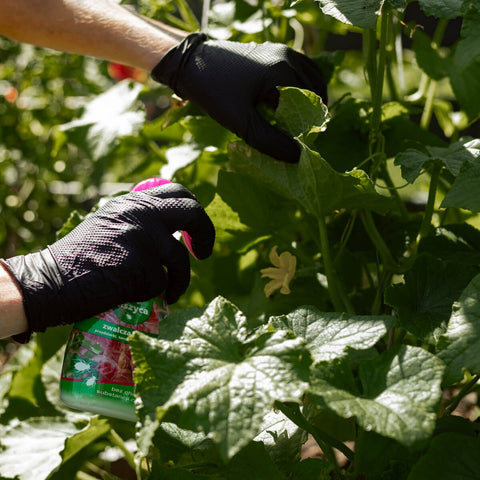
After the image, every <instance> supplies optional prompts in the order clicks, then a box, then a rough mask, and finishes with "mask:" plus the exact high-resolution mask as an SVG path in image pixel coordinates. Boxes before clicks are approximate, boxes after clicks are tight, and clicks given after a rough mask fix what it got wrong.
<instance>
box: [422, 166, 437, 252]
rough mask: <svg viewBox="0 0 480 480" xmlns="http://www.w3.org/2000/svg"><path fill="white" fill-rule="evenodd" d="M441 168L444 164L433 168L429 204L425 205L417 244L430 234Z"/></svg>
mask: <svg viewBox="0 0 480 480" xmlns="http://www.w3.org/2000/svg"><path fill="white" fill-rule="evenodd" d="M441 169H442V165H441V164H436V165H435V166H434V167H433V170H432V174H431V178H430V186H429V188H428V199H427V205H426V206H425V213H424V215H423V220H422V224H421V225H420V230H419V232H418V237H417V245H418V243H419V242H420V240H421V239H422V238H425V237H426V236H427V235H428V233H429V231H430V227H431V225H432V217H433V212H434V211H435V197H436V194H437V186H438V178H439V176H440V170H441Z"/></svg>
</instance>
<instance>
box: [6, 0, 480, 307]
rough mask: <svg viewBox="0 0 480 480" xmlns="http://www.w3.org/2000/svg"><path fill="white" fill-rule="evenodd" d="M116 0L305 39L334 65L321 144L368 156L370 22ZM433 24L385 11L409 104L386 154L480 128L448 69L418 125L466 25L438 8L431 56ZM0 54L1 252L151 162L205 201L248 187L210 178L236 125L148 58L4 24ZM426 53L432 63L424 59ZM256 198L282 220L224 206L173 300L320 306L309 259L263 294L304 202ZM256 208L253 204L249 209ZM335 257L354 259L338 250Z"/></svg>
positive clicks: (173, 16) (30, 239) (420, 195)
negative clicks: (52, 41)
mask: <svg viewBox="0 0 480 480" xmlns="http://www.w3.org/2000/svg"><path fill="white" fill-rule="evenodd" d="M124 4H125V5H126V6H127V8H133V9H135V10H137V11H138V12H140V13H142V14H144V15H147V16H149V17H150V18H154V19H158V20H161V21H164V22H166V23H169V24H171V25H175V26H177V27H179V28H182V29H184V30H187V31H195V30H198V29H199V28H203V29H207V30H208V34H209V35H210V36H211V37H213V38H219V39H232V40H236V41H242V42H247V41H257V42H263V41H266V40H269V41H275V42H283V43H286V44H288V45H290V46H292V47H293V48H296V49H298V50H302V51H304V52H305V53H306V54H307V55H309V56H311V57H312V58H314V59H315V60H316V61H317V62H318V64H319V66H320V67H321V68H322V69H323V70H324V72H325V75H326V76H327V77H328V78H330V82H329V102H328V103H329V107H330V110H331V112H332V117H333V118H332V120H331V122H330V124H329V128H328V129H327V131H326V132H324V133H322V134H320V135H319V136H318V138H317V141H316V144H315V147H316V148H317V149H318V151H319V152H320V153H321V154H322V155H323V156H324V157H325V158H326V159H327V160H329V161H330V162H331V163H332V165H333V167H334V168H336V169H337V170H339V171H345V170H349V169H351V168H352V166H353V165H358V164H360V163H361V162H362V161H363V159H365V158H366V157H367V156H368V128H369V127H368V118H367V117H368V116H367V111H368V108H369V103H368V102H369V99H370V90H369V85H368V83H367V81H366V75H365V56H364V50H363V49H364V38H363V36H364V35H365V31H364V30H361V29H359V28H358V27H354V26H350V25H346V24H344V23H341V22H339V21H337V20H335V19H333V18H332V17H329V16H326V15H324V14H323V13H322V10H321V9H320V8H319V6H318V5H317V4H316V3H315V2H312V1H310V0H300V1H298V2H294V3H293V4H291V3H290V2H284V1H278V0H246V1H245V0H235V1H226V2H223V1H219V2H217V1H213V2H212V3H211V4H208V5H207V7H208V22H207V17H206V16H205V15H206V14H205V11H206V9H205V4H204V3H203V2H200V1H198V0H190V1H188V2H187V1H186V0H175V1H171V0H138V1H128V2H124ZM441 21H442V20H441ZM438 25H439V20H438V19H436V18H434V17H429V16H427V15H425V13H423V11H422V9H421V8H420V6H419V4H418V2H414V1H411V2H408V6H407V8H406V11H405V14H404V15H403V14H402V15H400V14H399V15H398V17H394V18H393V21H392V25H391V28H393V29H394V31H395V33H396V34H395V35H393V36H392V38H394V39H395V41H394V42H392V44H391V45H390V46H389V49H388V68H387V81H386V88H385V89H384V97H385V100H386V101H387V100H394V101H401V102H402V105H403V110H401V115H399V114H398V110H397V111H396V112H395V113H391V116H390V117H389V116H388V112H386V113H385V119H384V121H385V123H384V128H385V132H384V134H385V136H386V138H387V140H388V141H387V143H386V145H387V153H388V155H389V156H391V157H392V158H393V156H394V155H395V154H396V153H398V151H401V150H403V149H404V148H405V147H406V146H408V142H413V143H415V142H417V143H418V142H420V143H428V144H433V145H444V144H446V142H449V141H451V140H455V139H456V138H458V137H459V136H460V135H461V134H462V135H463V134H467V133H468V134H471V135H473V136H477V137H478V136H479V122H478V116H477V117H476V115H475V112H476V111H477V112H478V111H479V110H480V109H477V107H478V105H477V104H476V102H478V99H477V97H478V95H477V96H473V97H472V98H473V100H472V99H468V97H466V95H463V98H465V97H466V98H467V99H466V100H465V99H464V100H463V103H462V96H461V95H458V94H456V93H455V92H454V89H455V82H454V81H453V80H452V75H450V74H448V72H447V73H445V72H443V71H440V73H438V74H437V77H436V78H437V93H436V97H435V104H434V116H433V119H432V123H431V127H430V132H429V131H424V130H422V129H421V128H420V127H419V126H418V124H419V120H420V114H421V111H422V109H423V106H424V103H425V91H424V90H425V85H426V84H425V81H426V77H425V72H427V73H429V74H430V76H431V72H432V71H433V70H435V69H436V70H435V71H436V72H439V65H441V64H442V62H441V61H440V60H441V59H446V58H447V57H448V56H449V55H450V56H451V52H453V49H454V47H455V45H456V44H458V42H459V40H460V39H461V35H460V29H461V25H462V21H461V17H457V18H454V19H451V20H449V21H447V20H446V21H444V27H443V28H444V35H443V39H442V43H441V45H440V50H439V52H440V53H439V55H440V57H441V58H440V60H438V61H437V62H436V63H435V62H432V60H431V58H432V56H428V55H423V56H422V53H423V52H424V51H425V50H428V48H429V46H428V45H429V41H430V40H428V39H429V38H430V39H431V38H432V37H433V35H434V32H435V31H437V28H438ZM425 39H427V40H425ZM0 55H1V59H0V61H1V63H0V174H1V177H2V182H1V184H0V212H1V216H0V255H1V256H2V257H9V256H12V255H15V254H24V253H27V252H30V251H34V250H37V249H40V248H43V247H45V246H46V245H48V244H50V243H52V242H53V241H54V240H55V236H56V232H57V231H58V230H59V229H60V228H61V226H62V225H63V224H64V222H65V221H66V220H67V219H68V218H69V217H70V216H71V214H72V212H74V211H77V212H79V213H78V214H77V216H74V217H72V221H78V219H80V218H81V215H83V214H85V213H86V212H88V211H89V210H90V209H91V208H92V207H93V206H94V205H95V204H96V203H97V202H98V201H99V199H100V198H101V197H102V196H105V195H112V194H116V193H119V192H123V191H126V190H128V189H129V188H130V187H131V186H132V185H133V184H134V183H135V182H137V181H140V180H142V179H144V178H146V177H149V176H154V175H161V176H163V177H166V178H170V179H172V180H175V181H178V182H180V183H183V184H184V185H185V186H187V187H188V188H190V189H191V190H192V191H193V192H194V193H195V194H196V195H197V197H198V198H199V199H200V201H201V202H202V203H203V205H204V206H207V205H209V204H210V203H211V202H212V200H213V199H214V196H215V193H216V192H217V193H220V194H221V197H222V199H223V201H224V202H226V203H228V204H231V205H234V204H235V202H239V201H240V202H241V201H243V199H242V192H241V191H239V190H236V191H235V192H233V191H232V190H231V189H229V188H227V186H229V183H228V180H229V179H228V176H224V181H223V183H222V185H218V184H217V178H218V173H219V171H223V170H228V152H227V148H228V144H229V142H231V141H232V140H235V136H234V135H233V134H231V133H230V132H227V131H226V130H224V129H223V128H222V127H220V126H219V125H218V124H216V123H215V122H213V121H212V120H211V119H209V118H207V117H205V116H203V115H202V114H201V113H200V112H199V111H197V110H196V109H195V108H194V107H193V106H192V105H189V104H184V103H182V102H181V101H180V99H176V98H175V97H173V99H172V101H171V96H170V94H171V92H170V91H169V90H168V89H167V88H165V87H163V86H161V85H158V84H155V83H154V82H153V81H152V80H151V79H150V78H149V76H148V74H147V73H146V72H140V71H136V70H134V69H130V68H125V67H124V66H121V65H112V64H109V63H108V62H104V61H100V60H96V59H93V58H85V57H81V56H78V55H72V54H65V53H60V52H56V51H52V50H47V49H39V48H35V47H33V46H31V45H25V44H18V43H16V42H14V41H11V40H9V39H6V38H0ZM425 58H426V59H427V60H426V64H425V62H424V64H421V63H422V59H425ZM420 64H421V65H420ZM477 64H478V62H477ZM473 68H477V66H474V67H473ZM475 78H476V77H475V76H472V79H471V82H470V83H469V81H468V80H465V81H464V82H463V86H462V89H463V90H462V89H461V91H462V92H468V89H469V88H471V89H473V88H474V87H475V80H474V79H475ZM417 107H418V108H417ZM475 109H477V110H475ZM433 134H435V135H433ZM394 176H395V175H394ZM398 179H399V183H403V181H402V179H400V178H398ZM230 180H231V179H230ZM242 188H244V185H242ZM222 189H223V190H222ZM423 190H424V186H423V185H422V181H421V178H420V179H419V181H418V182H417V183H416V185H415V186H414V188H412V187H409V188H407V189H404V190H402V191H401V195H402V196H404V197H405V198H407V200H411V201H412V202H413V203H415V202H420V203H421V202H422V201H424V198H425V192H424V191H423ZM232 192H233V194H232ZM408 197H410V198H408ZM258 200H259V201H261V202H263V204H264V205H267V206H269V207H271V208H270V210H269V211H274V210H276V211H277V213H278V212H281V215H282V216H283V219H284V221H283V223H282V221H277V222H276V223H275V225H272V226H271V228H272V229H271V230H269V228H270V227H269V226H265V224H264V223H263V219H262V218H261V217H258V218H253V217H252V218H250V219H247V222H246V223H247V224H249V225H248V228H247V227H245V232H243V233H240V232H239V230H241V228H240V227H241V225H240V227H239V225H238V222H239V219H238V218H237V219H236V220H235V219H234V218H233V217H232V218H231V219H230V220H231V221H232V222H234V223H235V221H236V222H237V224H236V225H233V224H232V225H233V226H232V229H233V230H235V229H236V230H237V233H236V235H228V228H227V226H225V228H222V229H221V231H219V232H218V234H219V241H218V242H217V245H216V254H215V255H214V256H213V257H212V258H211V259H209V260H207V261H205V262H196V261H194V260H193V261H192V267H193V271H194V273H193V278H192V284H191V287H190V288H189V291H188V293H187V295H185V296H184V297H183V298H182V299H181V301H180V302H179V303H178V305H177V306H176V307H175V308H177V307H185V306H189V305H203V304H204V303H205V302H207V301H209V300H210V299H211V298H213V296H215V295H217V294H219V293H220V294H222V295H225V296H226V297H228V298H231V299H232V300H233V301H236V302H237V304H238V305H239V306H240V307H241V308H242V309H243V310H244V311H246V312H249V313H252V312H257V313H258V315H263V314H265V312H267V311H268V310H271V311H272V312H275V311H283V310H284V309H285V303H287V304H289V302H290V303H292V302H294V303H295V304H304V303H310V302H309V300H310V299H311V298H315V301H316V304H317V305H319V306H321V303H322V300H321V299H322V298H325V290H324V288H323V286H322V282H321V281H319V278H318V276H317V277H315V276H314V275H311V269H312V264H311V261H310V263H308V264H307V265H306V266H305V269H304V270H302V269H301V268H300V269H299V270H298V272H297V278H296V280H295V281H296V282H297V284H302V282H303V283H304V285H303V287H302V288H299V289H297V291H296V296H295V299H292V297H291V296H290V297H285V296H277V297H276V298H275V299H265V296H264V293H263V285H264V284H265V283H266V282H265V280H263V279H261V276H260V268H261V267H265V266H268V264H269V261H268V254H269V252H270V250H271V248H272V247H273V246H274V245H279V251H282V249H284V248H285V247H287V248H289V247H291V245H292V231H291V229H292V225H293V223H292V222H291V221H290V220H291V219H296V220H298V218H299V216H300V217H301V216H302V215H303V212H300V211H298V209H297V208H296V207H295V206H294V205H290V204H288V203H287V202H285V200H283V199H281V198H280V197H278V196H276V195H274V194H269V193H268V194H267V193H265V196H264V197H263V198H261V199H258ZM211 208H213V209H214V208H215V205H213V207H211ZM254 210H255V206H254V205H253V206H252V209H251V211H252V215H253V216H254V213H253V211H254ZM296 220H295V221H296ZM303 220H304V221H303V222H298V221H296V225H298V227H297V228H298V229H299V231H298V232H296V234H294V235H297V237H299V238H300V237H301V238H302V239H303V240H304V242H303V244H302V246H301V247H300V246H299V247H298V249H297V251H296V252H295V253H296V255H297V256H299V258H300V259H301V258H302V256H303V257H304V258H310V259H312V258H313V259H314V260H315V258H316V257H315V255H316V253H315V252H316V250H315V249H316V245H317V244H316V242H315V241H314V240H315V239H312V237H314V236H315V234H312V233H311V232H309V231H308V221H309V220H308V218H304V219H303ZM242 221H244V219H242ZM255 222H256V223H255ZM342 222H343V220H342V219H341V218H338V219H337V220H336V221H333V222H332V223H331V225H330V227H329V228H331V229H335V228H337V229H338V230H339V231H340V232H341V231H342V229H343V228H344V223H342ZM240 223H241V222H240ZM282 224H283V227H284V228H283V227H282ZM252 225H253V226H252ZM260 227H262V228H260ZM267 227H268V228H267ZM288 229H290V232H289V233H288V234H286V233H285V232H286V231H287V230H288ZM308 239H310V240H312V242H311V243H309V242H308V241H307V240H308ZM360 244H361V242H360V243H359V245H360ZM359 248H361V247H360V246H359ZM302 249H303V251H302ZM343 261H344V263H346V264H347V263H349V262H348V259H346V257H345V258H344V260H343ZM313 267H314V266H313ZM309 269H310V270H309ZM357 274H359V272H356V273H355V274H352V276H351V278H352V279H353V278H355V275H357ZM320 280H321V279H320ZM352 283H354V281H353V280H352ZM252 285H253V286H254V288H253V290H252ZM247 298H248V300H247ZM242 299H243V300H242ZM245 302H246V303H248V305H245ZM288 306H289V307H291V306H293V305H290V304H289V305H288Z"/></svg>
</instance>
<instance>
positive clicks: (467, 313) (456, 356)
mask: <svg viewBox="0 0 480 480" xmlns="http://www.w3.org/2000/svg"><path fill="white" fill-rule="evenodd" d="M437 352H438V353H437V355H438V356H439V357H440V358H441V359H442V360H443V361H444V362H445V363H446V365H447V367H446V370H445V380H444V382H445V384H446V385H452V384H454V383H455V382H457V381H459V380H461V379H462V378H463V370H464V369H467V370H469V371H470V372H471V373H473V374H477V373H480V275H477V276H476V277H475V278H474V279H473V280H472V281H471V282H470V283H469V284H468V286H467V288H465V290H464V291H463V292H462V294H461V296H460V298H459V300H458V302H456V303H455V304H454V306H453V311H452V316H451V317H450V321H449V323H448V327H447V331H446V332H445V334H444V335H442V336H441V337H440V340H439V342H438V346H437Z"/></svg>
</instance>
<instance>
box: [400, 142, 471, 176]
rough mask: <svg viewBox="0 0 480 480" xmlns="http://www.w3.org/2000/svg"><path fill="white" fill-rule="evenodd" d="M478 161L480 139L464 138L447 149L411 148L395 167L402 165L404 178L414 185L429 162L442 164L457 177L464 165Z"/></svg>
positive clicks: (404, 152)
mask: <svg viewBox="0 0 480 480" xmlns="http://www.w3.org/2000/svg"><path fill="white" fill-rule="evenodd" d="M477 159H480V139H478V138H473V139H472V138H464V139H462V140H460V141H458V142H455V143H453V144H452V145H450V146H448V147H446V148H443V147H434V146H429V145H426V146H425V147H424V150H417V149H413V148H409V149H407V150H405V151H403V152H401V153H399V154H398V155H397V157H396V158H395V165H400V167H401V170H402V177H403V178H404V179H405V180H407V182H410V183H413V182H414V181H415V180H416V178H417V177H418V176H419V175H420V173H421V171H422V169H423V168H424V167H425V166H426V165H427V164H428V163H429V162H441V163H442V164H443V165H444V166H445V167H446V168H447V169H448V170H449V171H450V173H451V174H452V175H454V176H457V175H458V174H459V172H460V169H461V167H462V165H463V164H464V163H474V162H475V161H476V160H477Z"/></svg>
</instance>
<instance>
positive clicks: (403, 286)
mask: <svg viewBox="0 0 480 480" xmlns="http://www.w3.org/2000/svg"><path fill="white" fill-rule="evenodd" d="M477 273H478V268H477V267H467V266H465V265H458V264H456V263H451V262H445V261H441V260H437V259H436V258H435V257H432V256H431V255H428V254H423V255H420V256H419V257H418V258H417V260H416V261H415V264H414V266H413V268H412V269H411V270H409V271H408V272H407V273H406V274H405V278H404V283H398V284H395V285H392V286H390V287H389V288H388V289H387V290H386V292H385V302H386V303H387V304H388V305H390V306H391V307H394V308H395V309H396V311H397V315H398V321H399V324H400V326H402V327H403V328H405V329H406V330H408V331H409V332H411V333H413V334H414V335H415V336H416V337H418V338H419V339H422V340H424V341H427V342H430V343H433V344H435V343H436V342H437V341H438V338H439V336H440V334H442V333H444V332H445V330H446V327H447V323H448V319H449V318H450V315H451V313H452V305H453V302H454V301H456V300H458V298H459V297H460V294H461V293H462V291H463V289H464V288H465V287H466V286H467V285H468V283H469V282H470V280H471V279H472V278H473V277H474V276H475V275H476V274H477Z"/></svg>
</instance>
